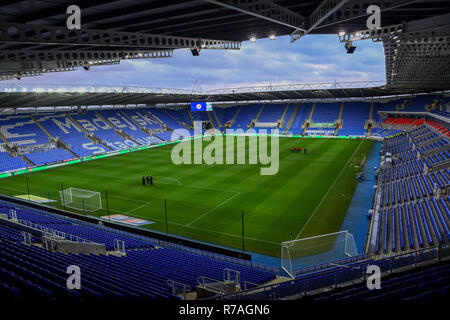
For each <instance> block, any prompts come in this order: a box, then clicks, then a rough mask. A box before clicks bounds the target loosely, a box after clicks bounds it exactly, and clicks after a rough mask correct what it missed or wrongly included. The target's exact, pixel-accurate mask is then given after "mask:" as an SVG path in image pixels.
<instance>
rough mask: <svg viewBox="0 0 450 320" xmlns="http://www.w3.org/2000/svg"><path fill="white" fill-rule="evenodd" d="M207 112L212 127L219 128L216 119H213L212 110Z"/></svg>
mask: <svg viewBox="0 0 450 320" xmlns="http://www.w3.org/2000/svg"><path fill="white" fill-rule="evenodd" d="M206 114H207V115H208V119H209V122H211V125H212V127H213V128H214V129H217V128H216V124H215V123H214V121H213V119H212V117H211V112H206Z"/></svg>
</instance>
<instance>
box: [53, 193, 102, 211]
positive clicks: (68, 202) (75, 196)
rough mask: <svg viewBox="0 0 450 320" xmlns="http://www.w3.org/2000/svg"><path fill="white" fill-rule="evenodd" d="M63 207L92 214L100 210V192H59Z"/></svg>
mask: <svg viewBox="0 0 450 320" xmlns="http://www.w3.org/2000/svg"><path fill="white" fill-rule="evenodd" d="M59 194H60V198H61V204H62V205H63V206H66V207H69V208H72V209H76V210H80V211H86V212H93V211H97V210H100V209H101V208H102V198H101V195H100V192H96V191H91V190H83V189H77V188H68V189H65V190H63V191H60V192H59Z"/></svg>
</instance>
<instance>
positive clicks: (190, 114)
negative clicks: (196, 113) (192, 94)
mask: <svg viewBox="0 0 450 320" xmlns="http://www.w3.org/2000/svg"><path fill="white" fill-rule="evenodd" d="M187 109H188V114H189V119H191V122H192V128H194V117H193V116H192V112H191V109H190V108H187Z"/></svg>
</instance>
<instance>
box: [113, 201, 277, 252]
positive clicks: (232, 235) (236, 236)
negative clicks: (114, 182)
mask: <svg viewBox="0 0 450 320" xmlns="http://www.w3.org/2000/svg"><path fill="white" fill-rule="evenodd" d="M110 211H112V212H116V213H123V212H122V211H118V210H113V209H111V210H110ZM134 216H135V217H136V218H143V219H149V220H152V221H158V222H162V223H164V222H165V221H164V220H161V219H156V218H153V217H143V216H139V215H136V214H135V215H134ZM167 223H168V224H172V225H175V226H180V227H186V228H191V229H197V230H202V231H207V232H210V233H216V234H221V235H225V236H230V237H235V238H242V236H241V235H238V234H233V233H227V232H220V231H214V230H211V229H205V228H201V227H196V226H188V225H186V224H181V223H177V222H171V221H168V222H167ZM244 239H248V240H253V241H258V242H265V243H270V244H275V245H281V243H280V242H273V241H268V240H262V239H257V238H252V237H244Z"/></svg>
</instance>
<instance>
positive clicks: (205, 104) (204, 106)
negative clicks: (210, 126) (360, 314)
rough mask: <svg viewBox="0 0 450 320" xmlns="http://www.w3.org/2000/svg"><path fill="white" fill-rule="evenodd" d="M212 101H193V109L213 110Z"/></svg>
mask: <svg viewBox="0 0 450 320" xmlns="http://www.w3.org/2000/svg"><path fill="white" fill-rule="evenodd" d="M212 109H213V107H212V103H210V102H191V111H212Z"/></svg>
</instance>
